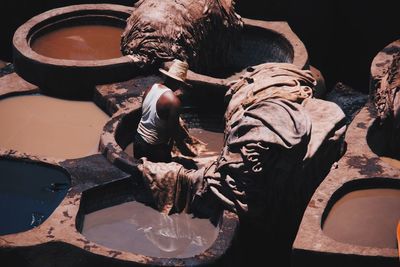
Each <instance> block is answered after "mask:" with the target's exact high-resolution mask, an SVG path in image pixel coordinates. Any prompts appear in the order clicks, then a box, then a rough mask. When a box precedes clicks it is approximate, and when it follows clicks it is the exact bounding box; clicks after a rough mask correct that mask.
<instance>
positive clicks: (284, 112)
mask: <svg viewBox="0 0 400 267" xmlns="http://www.w3.org/2000/svg"><path fill="white" fill-rule="evenodd" d="M315 84H316V82H315V80H314V78H313V77H312V76H311V73H310V72H309V71H304V70H300V69H298V68H297V67H296V66H294V65H292V64H287V63H267V64H262V65H259V66H256V67H253V68H250V69H248V71H247V73H245V74H244V76H243V77H242V78H241V79H240V80H238V81H235V82H234V83H233V84H232V85H231V87H230V89H229V90H228V92H227V94H226V98H227V100H228V101H229V105H228V108H227V110H226V113H225V121H226V128H225V135H224V139H225V141H224V144H225V145H224V148H223V151H222V153H221V156H220V157H219V158H218V159H217V160H216V161H213V162H210V163H209V164H208V166H206V167H205V168H203V169H200V170H197V171H196V170H186V169H185V168H183V167H182V166H181V165H179V164H177V163H153V162H149V161H147V160H146V159H141V164H140V165H139V170H140V171H141V172H142V174H143V178H144V180H145V182H146V183H147V185H148V187H149V188H150V190H151V192H152V194H153V197H154V200H155V203H156V204H155V205H156V207H157V208H158V209H159V210H160V211H163V212H165V213H171V212H182V211H186V212H193V213H197V214H200V215H201V216H206V215H207V214H210V213H212V210H213V209H216V208H225V209H229V210H231V211H234V212H236V213H238V214H239V216H241V215H248V214H251V216H252V217H258V218H259V217H260V216H262V214H263V213H265V212H266V208H265V207H266V204H267V203H270V202H271V199H279V198H280V197H283V196H285V194H286V195H287V193H288V192H289V191H290V190H292V189H293V188H297V187H298V186H300V185H299V184H301V183H302V182H303V181H302V179H303V180H304V177H306V176H307V175H304V173H305V171H306V170H307V168H308V169H310V168H311V169H313V170H311V171H309V172H308V173H311V172H313V171H316V172H318V171H319V170H320V169H324V167H325V169H329V168H330V166H331V165H332V163H333V162H334V161H335V160H337V158H338V156H339V155H337V153H333V156H330V157H325V156H326V155H325V154H329V153H330V151H331V150H330V148H331V145H333V146H335V147H338V144H339V143H341V140H342V137H343V135H344V132H345V130H346V124H345V115H344V113H343V111H342V110H341V109H340V108H339V107H338V106H337V105H336V104H334V103H331V102H327V101H323V100H318V99H314V98H312V94H313V87H314V86H315ZM328 144H329V145H328ZM335 151H336V150H335ZM316 155H318V156H316ZM321 156H323V158H321ZM307 178H308V177H306V179H307ZM308 179H311V178H308Z"/></svg>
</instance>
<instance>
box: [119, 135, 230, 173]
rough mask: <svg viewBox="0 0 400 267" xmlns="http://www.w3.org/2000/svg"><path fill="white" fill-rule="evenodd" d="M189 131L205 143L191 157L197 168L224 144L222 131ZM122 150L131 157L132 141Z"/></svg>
mask: <svg viewBox="0 0 400 267" xmlns="http://www.w3.org/2000/svg"><path fill="white" fill-rule="evenodd" d="M189 132H190V134H191V135H192V136H194V137H196V138H198V139H200V140H201V141H202V142H204V143H206V144H207V145H206V150H205V151H203V152H201V153H200V155H198V156H197V157H195V158H194V159H193V160H194V162H195V164H196V165H197V167H198V168H201V167H203V166H204V165H205V164H207V162H210V161H213V160H215V159H216V158H217V157H218V155H219V154H220V151H221V149H222V147H223V144H224V134H223V133H219V132H212V131H208V130H204V129H200V128H191V129H189ZM124 151H125V153H127V154H128V155H130V156H131V157H133V143H130V144H129V145H128V146H127V147H126V148H125V150H124Z"/></svg>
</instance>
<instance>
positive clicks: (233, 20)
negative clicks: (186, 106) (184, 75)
mask: <svg viewBox="0 0 400 267" xmlns="http://www.w3.org/2000/svg"><path fill="white" fill-rule="evenodd" d="M242 27H243V23H242V21H241V18H240V16H239V15H237V14H236V13H235V11H234V8H233V3H232V1H230V0H163V1H159V0H141V1H139V2H137V3H136V4H135V6H134V10H133V12H132V14H131V16H130V17H129V18H128V20H127V26H126V28H125V31H124V33H123V35H122V39H121V51H122V53H123V54H124V55H132V58H133V59H135V60H136V61H138V62H141V63H142V64H157V63H161V62H166V61H171V60H173V59H180V60H182V61H186V62H188V63H189V66H190V68H191V69H192V70H194V71H198V72H205V73H210V72H213V71H215V70H216V69H218V68H219V67H221V66H224V65H226V63H227V62H228V59H229V55H230V54H231V50H232V49H233V46H234V45H235V43H237V40H238V38H239V36H240V32H241V29H242Z"/></svg>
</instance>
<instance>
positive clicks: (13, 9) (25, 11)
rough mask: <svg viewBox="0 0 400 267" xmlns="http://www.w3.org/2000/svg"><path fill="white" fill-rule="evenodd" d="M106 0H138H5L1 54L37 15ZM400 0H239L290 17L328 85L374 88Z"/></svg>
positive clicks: (254, 12) (258, 14)
mask: <svg viewBox="0 0 400 267" xmlns="http://www.w3.org/2000/svg"><path fill="white" fill-rule="evenodd" d="M160 1H161V0H160ZM397 1H398V0H397ZM105 2H108V3H118V4H125V5H133V3H134V2H135V1H134V0H120V1H117V0H108V1H95V0H58V1H57V0H13V1H10V0H6V1H2V3H1V4H0V5H1V6H0V12H1V14H0V59H3V60H6V61H11V57H12V55H11V40H12V35H13V33H14V31H15V30H16V29H17V27H18V26H19V25H21V24H22V23H24V22H25V21H26V20H28V19H29V18H31V17H32V16H34V15H36V14H39V13H41V12H43V11H46V10H49V9H52V8H55V7H61V6H65V5H71V4H79V3H105ZM395 3H396V0H392V1H389V0H380V1H376V0H372V1H359V0H348V1H345V0H339V1H332V0H320V1H312V0H303V1H299V0H269V1H256V0H237V1H236V10H237V12H238V13H239V14H240V15H242V16H243V17H248V18H254V19H262V20H286V21H288V22H289V25H290V26H291V27H292V29H293V31H294V32H295V33H296V34H297V35H298V36H299V37H300V39H301V40H302V41H303V42H304V44H305V45H306V47H307V50H308V52H309V57H310V62H311V64H312V65H314V66H315V67H317V68H318V69H320V70H321V72H322V73H323V75H324V76H325V79H326V81H327V84H328V88H330V87H331V86H332V85H334V84H335V83H336V82H338V81H341V82H344V83H346V84H348V85H350V86H352V87H354V88H355V89H357V90H359V91H363V92H368V82H369V68H370V64H371V61H372V59H373V58H374V56H375V55H376V54H377V53H378V52H379V51H380V50H381V49H382V48H383V47H385V46H386V45H388V44H389V43H391V42H392V41H394V40H396V39H399V38H400V23H399V18H400V14H399V9H397V8H396V7H397V6H396V4H395Z"/></svg>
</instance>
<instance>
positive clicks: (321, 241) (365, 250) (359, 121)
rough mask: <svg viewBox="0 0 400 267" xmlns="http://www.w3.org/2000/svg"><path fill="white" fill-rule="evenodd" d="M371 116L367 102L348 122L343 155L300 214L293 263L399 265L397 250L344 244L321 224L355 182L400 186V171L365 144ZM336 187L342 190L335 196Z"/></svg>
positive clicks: (372, 110) (366, 184)
mask: <svg viewBox="0 0 400 267" xmlns="http://www.w3.org/2000/svg"><path fill="white" fill-rule="evenodd" d="M374 119H375V114H374V109H373V108H372V105H371V103H368V104H367V105H366V106H365V107H364V108H363V109H362V110H361V111H360V112H359V114H358V115H357V116H356V117H355V119H354V120H353V122H352V123H351V125H350V127H349V129H348V131H347V134H346V139H345V141H346V143H347V150H346V153H345V155H344V156H343V157H342V158H341V160H340V161H339V162H338V163H337V166H336V168H335V169H333V170H331V172H330V173H329V175H328V176H327V177H326V178H325V180H324V181H323V182H322V183H321V185H320V186H319V187H318V188H317V190H316V192H315V193H314V195H313V197H312V199H311V201H310V202H309V204H308V207H307V209H306V211H305V213H304V215H303V220H302V222H301V225H300V228H299V231H298V233H297V237H296V240H295V242H294V245H293V252H292V265H293V266H321V265H323V266H338V265H343V266H344V265H345V266H350V265H353V266H361V265H362V266H398V253H397V250H395V249H383V248H372V247H362V246H357V245H351V244H344V243H341V242H338V241H335V240H333V239H332V238H330V237H328V236H327V235H325V234H324V232H323V231H322V226H321V225H322V224H323V221H324V219H325V218H326V215H327V213H328V212H329V209H330V207H331V206H332V205H333V204H334V202H335V201H336V200H337V199H338V198H339V197H340V195H343V194H344V193H346V192H349V191H351V190H354V189H356V188H357V185H358V184H359V185H361V187H362V185H363V183H365V184H364V187H368V188H373V187H381V186H384V185H385V181H386V179H387V178H390V179H393V180H394V181H391V182H389V183H392V184H393V185H392V186H390V185H389V187H393V186H395V187H396V188H400V170H399V169H396V168H393V167H391V166H390V165H388V164H387V163H385V162H383V161H382V160H381V159H380V158H379V157H378V156H377V155H376V154H374V153H373V152H372V151H371V149H370V147H369V146H368V143H367V133H368V129H369V127H370V126H371V125H372V124H373V122H374ZM356 182H357V183H356ZM386 186H388V185H386ZM338 190H342V191H344V193H342V194H340V195H338V194H336V195H334V194H335V192H337V191H338ZM333 196H334V197H333Z"/></svg>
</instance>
